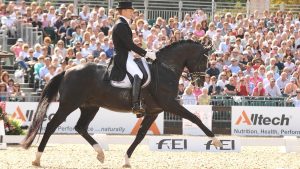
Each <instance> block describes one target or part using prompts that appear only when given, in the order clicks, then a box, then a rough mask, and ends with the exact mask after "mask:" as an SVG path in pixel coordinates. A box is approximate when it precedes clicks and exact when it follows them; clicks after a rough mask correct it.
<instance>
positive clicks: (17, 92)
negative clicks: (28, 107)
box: [10, 83, 25, 101]
mask: <svg viewBox="0 0 300 169" xmlns="http://www.w3.org/2000/svg"><path fill="white" fill-rule="evenodd" d="M24 100H25V93H24V92H23V91H22V90H21V86H20V84H19V83H15V84H14V91H13V93H11V98H10V101H24Z"/></svg>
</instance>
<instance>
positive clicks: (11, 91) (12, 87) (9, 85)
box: [7, 79, 15, 94]
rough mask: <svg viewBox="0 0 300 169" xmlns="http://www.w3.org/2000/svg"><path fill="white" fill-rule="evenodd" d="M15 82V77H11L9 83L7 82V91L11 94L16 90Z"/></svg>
mask: <svg viewBox="0 0 300 169" xmlns="http://www.w3.org/2000/svg"><path fill="white" fill-rule="evenodd" d="M14 83H15V81H14V80H13V79H9V80H8V84H7V92H8V93H9V94H11V93H13V91H14Z"/></svg>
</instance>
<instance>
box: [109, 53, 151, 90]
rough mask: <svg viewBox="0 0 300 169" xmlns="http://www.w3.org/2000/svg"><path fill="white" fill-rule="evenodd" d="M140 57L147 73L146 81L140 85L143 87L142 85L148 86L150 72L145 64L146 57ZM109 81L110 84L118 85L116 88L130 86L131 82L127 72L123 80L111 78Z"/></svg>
mask: <svg viewBox="0 0 300 169" xmlns="http://www.w3.org/2000/svg"><path fill="white" fill-rule="evenodd" d="M141 59H142V62H143V64H144V67H145V69H146V72H147V74H148V78H147V80H146V82H145V83H144V84H143V85H142V88H144V87H146V86H148V84H149V83H150V82H151V74H150V70H149V66H148V64H147V61H146V59H145V58H141ZM110 83H111V85H112V86H114V87H118V88H132V84H131V82H130V80H129V77H128V75H127V74H126V76H125V78H124V80H122V81H120V82H118V81H113V80H111V81H110Z"/></svg>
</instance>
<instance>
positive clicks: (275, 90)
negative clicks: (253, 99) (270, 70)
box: [265, 78, 282, 97]
mask: <svg viewBox="0 0 300 169" xmlns="http://www.w3.org/2000/svg"><path fill="white" fill-rule="evenodd" d="M265 89H266V95H268V96H271V97H280V96H282V94H281V91H280V89H279V87H278V86H277V85H276V83H275V79H274V78H271V79H270V83H269V84H268V85H266V86H265Z"/></svg>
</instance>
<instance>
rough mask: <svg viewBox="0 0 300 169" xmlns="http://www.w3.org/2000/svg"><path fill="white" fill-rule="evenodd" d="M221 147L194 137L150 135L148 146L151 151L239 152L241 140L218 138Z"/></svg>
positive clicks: (208, 140) (207, 140)
mask: <svg viewBox="0 0 300 169" xmlns="http://www.w3.org/2000/svg"><path fill="white" fill-rule="evenodd" d="M220 141H221V142H222V144H223V147H220V148H216V147H215V146H214V145H212V140H210V139H205V138H196V137H183V138H174V137H151V138H150V139H149V147H150V150H152V151H184V152H185V151H201V152H239V151H241V142H240V140H237V139H220Z"/></svg>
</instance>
